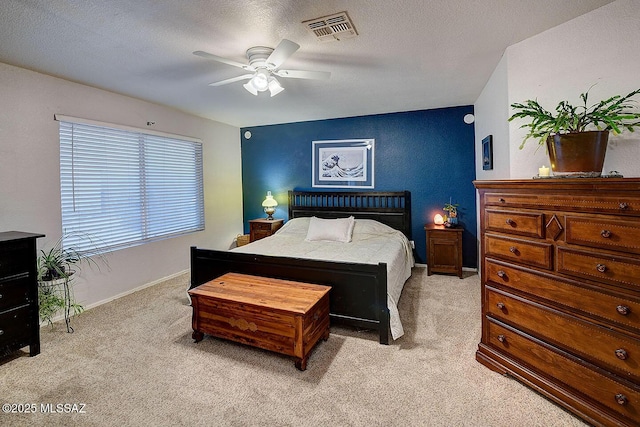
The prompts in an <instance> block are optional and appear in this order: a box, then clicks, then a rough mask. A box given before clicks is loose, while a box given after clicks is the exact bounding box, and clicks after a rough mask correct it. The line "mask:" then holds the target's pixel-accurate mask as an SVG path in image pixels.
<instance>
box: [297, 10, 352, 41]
mask: <svg viewBox="0 0 640 427" xmlns="http://www.w3.org/2000/svg"><path fill="white" fill-rule="evenodd" d="M302 23H303V24H304V25H305V26H306V27H307V30H309V31H310V32H311V33H312V34H313V35H314V36H315V37H316V38H317V39H318V41H321V42H330V41H338V40H344V39H350V38H353V37H355V36H357V35H358V32H357V31H356V29H355V28H354V26H353V23H352V22H351V20H350V19H349V15H347V12H340V13H336V14H335V15H329V16H323V17H322V18H316V19H310V20H308V21H303V22H302Z"/></svg>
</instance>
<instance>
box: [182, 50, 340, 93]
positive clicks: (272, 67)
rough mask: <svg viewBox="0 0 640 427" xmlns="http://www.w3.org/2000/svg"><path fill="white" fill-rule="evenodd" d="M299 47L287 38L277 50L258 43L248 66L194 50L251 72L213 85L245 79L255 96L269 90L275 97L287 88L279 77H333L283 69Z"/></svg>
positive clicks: (196, 52)
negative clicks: (281, 67)
mask: <svg viewBox="0 0 640 427" xmlns="http://www.w3.org/2000/svg"><path fill="white" fill-rule="evenodd" d="M298 49H300V45H298V44H297V43H294V42H292V41H291V40H287V39H282V41H281V42H280V43H279V44H278V46H276V48H275V49H272V48H270V47H263V46H255V47H252V48H249V49H248V50H247V58H248V59H249V64H248V65H247V64H242V63H240V62H236V61H233V60H231V59H227V58H222V57H220V56H217V55H213V54H211V53H207V52H203V51H201V50H197V51H195V52H193V54H194V55H197V56H200V57H202V58H206V59H212V60H214V61H218V62H222V63H223V64H228V65H232V66H234V67H238V68H242V69H243V70H245V71H249V73H248V74H243V75H241V76H238V77H232V78H230V79H226V80H221V81H219V82H214V83H210V84H209V86H222V85H226V84H229V83H234V82H237V81H241V80H249V81H248V82H247V83H245V84H244V85H243V86H244V88H245V89H246V90H248V91H249V92H251V93H252V94H253V95H256V96H257V95H258V92H264V91H266V90H268V91H269V93H270V94H271V96H275V95H277V94H279V93H280V92H282V91H283V90H284V88H283V87H282V86H281V85H280V82H279V81H278V79H277V78H276V76H277V77H284V78H292V79H316V80H326V79H328V78H329V77H330V76H331V73H329V72H327V71H304V70H281V69H280V66H281V65H282V64H283V63H284V62H285V61H286V60H287V59H289V57H290V56H291V55H293V54H294V53H295V51H297V50H298Z"/></svg>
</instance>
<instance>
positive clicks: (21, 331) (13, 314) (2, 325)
mask: <svg viewBox="0 0 640 427" xmlns="http://www.w3.org/2000/svg"><path fill="white" fill-rule="evenodd" d="M30 314H31V308H30V307H29V306H24V307H20V308H16V309H13V310H9V311H5V312H3V313H0V346H2V345H4V344H6V343H9V342H12V341H15V340H19V339H21V338H25V337H26V338H28V337H29V335H30V334H31V331H30V328H29V327H30V324H31V322H30V319H29V317H30Z"/></svg>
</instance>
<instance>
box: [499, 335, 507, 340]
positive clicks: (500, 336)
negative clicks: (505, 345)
mask: <svg viewBox="0 0 640 427" xmlns="http://www.w3.org/2000/svg"><path fill="white" fill-rule="evenodd" d="M506 340H507V337H505V336H504V335H502V334H500V335H498V341H500V342H505V341H506Z"/></svg>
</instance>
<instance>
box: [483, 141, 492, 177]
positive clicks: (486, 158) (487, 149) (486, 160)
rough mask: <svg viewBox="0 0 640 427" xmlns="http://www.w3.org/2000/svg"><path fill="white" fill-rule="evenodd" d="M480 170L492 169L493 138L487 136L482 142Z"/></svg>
mask: <svg viewBox="0 0 640 427" xmlns="http://www.w3.org/2000/svg"><path fill="white" fill-rule="evenodd" d="M482 169H484V170H491V169H493V136H492V135H489V136H487V137H486V138H484V139H483V140H482Z"/></svg>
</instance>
